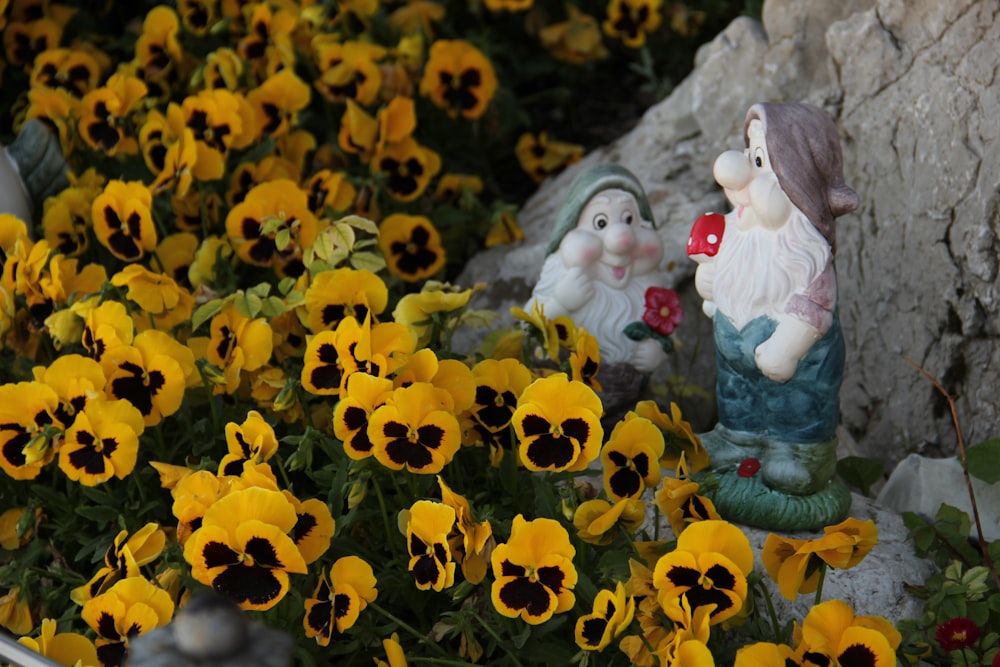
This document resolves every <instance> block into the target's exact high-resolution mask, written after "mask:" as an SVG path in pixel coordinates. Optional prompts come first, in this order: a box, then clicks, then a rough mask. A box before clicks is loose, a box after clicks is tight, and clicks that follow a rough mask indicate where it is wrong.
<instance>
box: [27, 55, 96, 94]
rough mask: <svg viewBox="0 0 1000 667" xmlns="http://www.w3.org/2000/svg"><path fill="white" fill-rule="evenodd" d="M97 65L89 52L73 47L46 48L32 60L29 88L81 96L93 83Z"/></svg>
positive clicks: (93, 86)
mask: <svg viewBox="0 0 1000 667" xmlns="http://www.w3.org/2000/svg"><path fill="white" fill-rule="evenodd" d="M100 74H101V68H100V66H99V65H98V64H97V61H96V60H95V59H94V57H93V56H92V55H90V54H89V53H87V52H86V51H81V50H75V49H65V48H58V49H49V50H47V51H45V52H43V53H41V54H39V56H38V57H37V58H36V59H35V63H34V68H33V69H32V72H31V85H32V87H35V86H39V87H45V88H61V89H63V90H65V91H67V92H68V93H70V94H71V95H73V96H74V97H78V98H79V97H83V96H84V95H85V94H86V93H88V92H89V91H90V90H92V89H93V88H95V87H96V86H97V82H98V80H99V78H100Z"/></svg>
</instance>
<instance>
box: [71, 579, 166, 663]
mask: <svg viewBox="0 0 1000 667" xmlns="http://www.w3.org/2000/svg"><path fill="white" fill-rule="evenodd" d="M173 615H174V602H173V600H172V599H171V598H170V594H169V593H168V592H167V591H165V590H164V589H162V588H160V587H159V586H157V585H156V584H154V583H152V582H150V581H147V580H146V578H145V577H143V576H135V577H128V578H127V579H122V580H121V581H119V582H117V583H116V584H115V585H114V586H112V587H111V588H110V589H108V591H107V592H105V593H101V594H100V595H98V596H96V597H94V598H92V599H90V600H87V601H86V602H84V604H83V609H82V611H81V612H80V616H81V618H83V620H84V621H85V622H86V623H87V625H89V626H90V627H91V629H92V630H93V631H94V632H95V633H96V634H97V641H96V642H95V643H96V645H97V657H98V659H100V661H101V665H102V667H120V666H121V665H123V664H125V662H126V661H127V656H128V642H129V640H130V639H132V638H135V637H138V636H140V635H144V634H146V633H147V632H150V631H152V630H154V629H156V628H158V627H161V626H164V625H166V624H167V623H169V622H170V620H171V618H173Z"/></svg>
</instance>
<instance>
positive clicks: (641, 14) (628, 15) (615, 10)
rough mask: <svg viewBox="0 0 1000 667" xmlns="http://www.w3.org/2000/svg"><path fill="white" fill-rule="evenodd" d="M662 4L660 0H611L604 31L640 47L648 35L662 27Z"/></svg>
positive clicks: (624, 42)
mask: <svg viewBox="0 0 1000 667" xmlns="http://www.w3.org/2000/svg"><path fill="white" fill-rule="evenodd" d="M660 5H661V2H660V0H611V2H610V4H609V5H608V18H607V19H606V20H605V21H604V31H605V32H606V33H607V34H608V35H610V36H611V37H616V38H618V39H620V40H621V41H622V43H623V44H625V46H627V47H629V48H632V49H638V48H640V47H641V46H642V45H643V44H645V43H646V35H647V34H649V33H651V32H653V31H654V30H656V29H657V28H658V27H660V21H661V16H660Z"/></svg>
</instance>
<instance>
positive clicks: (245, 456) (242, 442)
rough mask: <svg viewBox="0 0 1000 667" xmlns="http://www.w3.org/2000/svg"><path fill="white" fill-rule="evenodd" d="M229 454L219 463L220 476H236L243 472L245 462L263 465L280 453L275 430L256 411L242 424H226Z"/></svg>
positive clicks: (249, 414) (251, 412)
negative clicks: (262, 463)
mask: <svg viewBox="0 0 1000 667" xmlns="http://www.w3.org/2000/svg"><path fill="white" fill-rule="evenodd" d="M226 448H227V450H228V451H227V453H226V455H225V456H223V457H222V460H221V461H220V462H219V475H220V476H222V475H236V476H239V475H240V473H242V472H243V462H244V461H253V462H254V463H261V462H263V461H267V460H268V459H270V458H271V457H272V456H274V454H275V453H276V452H277V451H278V438H277V436H275V434H274V428H273V427H272V426H271V425H270V424H269V423H267V421H265V419H264V417H263V415H261V414H260V413H259V412H257V411H256V410H251V411H249V412H248V413H247V418H246V419H245V420H243V423H242V424H237V423H236V422H229V423H227V424H226Z"/></svg>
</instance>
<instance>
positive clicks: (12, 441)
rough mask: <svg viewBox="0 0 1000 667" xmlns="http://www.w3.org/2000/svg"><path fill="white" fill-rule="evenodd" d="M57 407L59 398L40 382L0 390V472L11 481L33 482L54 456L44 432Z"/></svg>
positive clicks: (10, 384) (9, 386)
mask: <svg viewBox="0 0 1000 667" xmlns="http://www.w3.org/2000/svg"><path fill="white" fill-rule="evenodd" d="M58 407H59V396H58V395H57V394H56V392H55V391H53V390H52V388H51V387H49V386H48V385H46V384H43V383H41V382H17V383H8V384H4V385H2V386H0V468H2V469H3V471H4V472H6V473H7V474H8V475H10V476H11V477H12V478H14V479H34V478H36V477H37V476H38V474H39V473H40V472H41V470H42V468H43V467H44V466H45V465H46V464H47V463H48V462H49V461H51V460H52V458H53V457H54V456H55V449H54V448H53V447H52V446H51V443H50V442H49V437H47V436H46V428H47V427H49V426H50V425H52V424H53V423H55V419H54V415H55V413H56V411H57V409H58Z"/></svg>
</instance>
